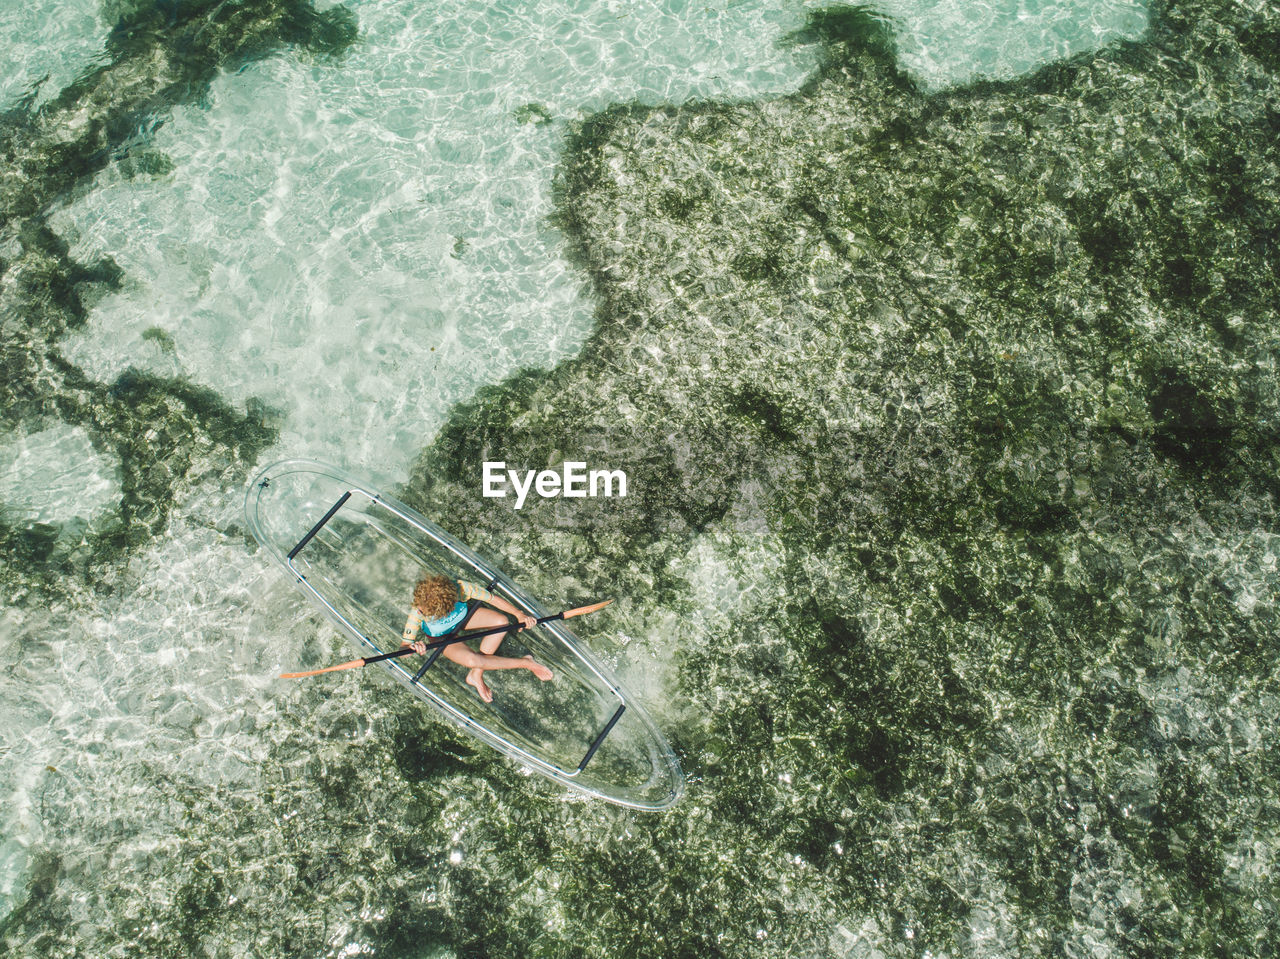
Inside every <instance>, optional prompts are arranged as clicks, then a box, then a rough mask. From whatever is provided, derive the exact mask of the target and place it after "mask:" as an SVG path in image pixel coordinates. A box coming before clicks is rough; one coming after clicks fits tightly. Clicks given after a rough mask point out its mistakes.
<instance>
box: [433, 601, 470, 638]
mask: <svg viewBox="0 0 1280 959" xmlns="http://www.w3.org/2000/svg"><path fill="white" fill-rule="evenodd" d="M470 608H471V607H470V606H469V605H468V604H467V603H462V602H458V603H454V604H453V609H451V610H449V612H447V613H445V614H444V615H443V616H441V617H440V618H439V619H433V620H432V621H431V622H429V623H428V622H423V624H422V630H423V632H425V633H426V634H427V635H428V636H443V635H444V634H445V633H451V632H453V631H454V630H455V629H457V628H458V627H459V626H461V625H462V621H463V620H464V619H466V618H467V610H469V609H470Z"/></svg>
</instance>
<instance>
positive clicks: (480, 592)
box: [458, 580, 538, 628]
mask: <svg viewBox="0 0 1280 959" xmlns="http://www.w3.org/2000/svg"><path fill="white" fill-rule="evenodd" d="M458 593H459V595H460V596H461V597H462V598H463V599H464V600H472V599H478V600H480V602H482V603H484V604H485V605H487V606H492V607H493V608H494V609H496V610H498V611H499V612H503V613H506V614H507V615H508V616H514V617H515V618H516V619H517V620H518V621H519V622H521V623H524V625H525V626H527V627H529V628H533V627H534V626H535V625H537V622H538V621H537V620H536V619H535V618H534V617H532V616H530V615H529V614H528V613H524V612H521V611H520V610H518V609H516V608H515V607H514V606H512V605H511V604H510V603H508V602H507V601H506V600H505V599H503V598H502V597H501V596H495V595H493V593H491V592H489V591H488V590H487V589H481V588H480V587H479V586H477V585H475V583H468V582H467V581H466V580H458Z"/></svg>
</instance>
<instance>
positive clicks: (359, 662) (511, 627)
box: [280, 599, 613, 679]
mask: <svg viewBox="0 0 1280 959" xmlns="http://www.w3.org/2000/svg"><path fill="white" fill-rule="evenodd" d="M612 602H613V600H611V599H606V600H605V601H604V602H602V603H594V604H593V605H591V606H579V607H578V608H577V609H567V610H565V611H564V612H563V613H555V614H554V615H551V616H543V617H542V618H541V619H539V620H538V625H539V626H541V625H542V624H543V623H550V622H553V621H554V620H557V619H573V617H575V616H583V615H585V614H586V613H594V612H595V611H596V610H597V609H603V608H604V607H606V606H608V605H609V604H610V603H612ZM524 628H525V625H524V623H509V624H507V625H506V626H494V627H493V628H492V629H478V630H476V631H475V632H472V633H459V634H458V635H457V636H446V637H445V638H444V639H438V640H436V641H435V642H434V643H427V649H440V648H442V647H445V646H452V645H453V644H454V643H465V642H466V641H467V640H469V639H479V638H480V637H481V636H492V635H493V634H494V633H512V632H516V631H518V630H521V629H524ZM412 652H416V650H414V648H413V647H412V646H401V647H400V648H399V649H397V650H395V651H393V652H390V653H383V654H382V655H381V656H370V657H368V658H367V659H353V660H351V662H349V663H339V664H338V665H337V666H326V667H325V668H324V669H313V670H311V671H310V672H308V673H281V674H280V678H281V679H303V678H304V677H307V676H319V675H320V674H321V673H336V672H337V671H338V670H340V669H359V668H360V667H361V666H368V665H369V664H370V663H378V662H381V661H382V660H384V659H395V658H396V657H397V656H408V655H409V654H410V653H412Z"/></svg>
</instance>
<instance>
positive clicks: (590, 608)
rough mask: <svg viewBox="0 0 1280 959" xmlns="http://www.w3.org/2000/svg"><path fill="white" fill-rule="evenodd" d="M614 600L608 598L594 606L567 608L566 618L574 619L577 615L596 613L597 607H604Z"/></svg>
mask: <svg viewBox="0 0 1280 959" xmlns="http://www.w3.org/2000/svg"><path fill="white" fill-rule="evenodd" d="M612 602H613V600H611V599H606V600H605V601H604V602H603V603H596V604H595V605H593V606H579V607H578V608H577V609H570V610H567V611H566V612H565V614H564V618H565V619H573V617H575V616H585V615H586V614H587V613H594V612H595V611H596V610H597V609H604V608H605V607H606V606H608V605H609V604H610V603H612Z"/></svg>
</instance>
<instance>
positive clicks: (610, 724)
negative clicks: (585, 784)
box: [578, 703, 627, 772]
mask: <svg viewBox="0 0 1280 959" xmlns="http://www.w3.org/2000/svg"><path fill="white" fill-rule="evenodd" d="M626 711H627V704H626V703H623V704H622V705H621V706H619V707H618V710H617V712H615V713H614V714H613V718H612V719H610V720H609V721H608V722H607V723H605V724H604V729H602V730H600V735H599V736H597V737H596V739H595V742H593V743H592V744H591V748H590V749H588V750H587V754H586V755H585V756H583V757H582V762H580V763H578V772H582V770H584V769H586V768H587V763H589V762H591V757H592V756H594V755H595V754H596V750H597V749H599V748H600V746H601V744H602V743H603V742H604V738H605V737H606V736H608V735H609V733H611V732H613V727H614V726H616V725H618V720H619V719H621V718H622V714H623V713H625V712H626Z"/></svg>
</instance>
